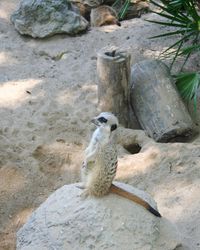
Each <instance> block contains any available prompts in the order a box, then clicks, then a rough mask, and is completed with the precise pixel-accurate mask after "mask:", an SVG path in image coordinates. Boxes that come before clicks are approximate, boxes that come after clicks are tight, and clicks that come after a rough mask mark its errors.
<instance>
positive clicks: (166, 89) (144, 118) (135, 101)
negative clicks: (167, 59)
mask: <svg viewBox="0 0 200 250" xmlns="http://www.w3.org/2000/svg"><path fill="white" fill-rule="evenodd" d="M131 85H132V86H131V90H130V91H131V98H130V99H131V100H130V101H131V104H132V106H133V107H134V110H135V114H136V116H137V118H138V121H139V122H140V125H141V126H142V128H143V129H145V130H146V131H147V133H148V134H149V135H150V136H151V137H152V138H154V139H155V140H156V141H159V142H167V141H171V140H174V141H176V139H177V140H178V138H179V139H180V137H186V138H187V137H189V136H190V135H191V134H192V133H193V131H194V130H193V128H194V127H193V122H192V120H191V117H190V115H189V113H188V111H187V109H186V107H185V105H184V103H183V101H182V99H181V97H180V96H179V93H178V91H177V89H176V86H175V84H174V83H173V80H172V78H171V77H170V72H169V69H168V67H167V66H166V65H165V64H164V63H162V62H160V61H158V60H145V61H142V62H140V63H137V64H135V65H133V67H132V69H131Z"/></svg>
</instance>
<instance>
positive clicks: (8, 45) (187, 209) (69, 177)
mask: <svg viewBox="0 0 200 250" xmlns="http://www.w3.org/2000/svg"><path fill="white" fill-rule="evenodd" d="M18 2H19V0H10V1H7V0H1V2H0V201H1V203H0V249H15V234H16V231H17V230H18V229H19V228H20V227H21V226H22V225H23V224H24V223H25V221H26V220H27V217H28V216H29V215H30V214H31V212H32V211H33V210H34V209H35V208H36V207H38V206H39V205H40V204H41V203H42V202H43V201H44V200H45V199H46V198H47V197H48V196H49V195H50V194H51V193H52V192H53V191H54V190H56V189H57V188H59V187H61V186H63V185H64V184H69V183H73V182H77V181H79V180H80V176H79V169H80V166H81V162H82V158H83V150H84V148H85V146H86V144H87V143H88V140H89V136H90V133H91V131H92V130H93V129H94V128H93V126H92V125H91V124H90V123H89V121H90V119H91V118H92V117H93V116H94V115H96V114H97V113H98V112H99V111H98V107H97V76H96V56H97V52H98V51H99V50H100V49H101V48H102V47H105V46H118V47H120V48H123V49H127V50H128V51H129V52H130V53H131V55H132V64H133V63H136V62H138V61H139V60H142V59H146V58H152V57H156V56H158V55H159V53H160V51H162V50H163V49H164V48H166V46H168V45H169V44H170V42H171V41H170V40H167V39H158V40H149V39H148V37H150V36H152V35H156V34H158V33H159V32H160V31H161V30H162V31H164V30H163V28H162V29H161V28H160V27H159V26H156V25H153V24H151V23H147V22H145V21H144V19H146V18H149V17H152V14H151V15H144V16H142V18H140V19H138V18H136V19H133V20H129V21H123V22H122V26H121V27H119V26H115V25H113V26H105V27H101V28H93V29H91V30H89V31H88V32H87V33H86V34H83V35H80V36H76V37H69V36H66V35H59V36H54V37H52V38H48V39H44V40H39V39H38V40H34V39H32V38H30V37H22V36H20V35H19V34H18V33H17V32H16V31H15V29H14V27H13V25H12V24H11V23H10V20H9V17H10V14H11V13H12V11H13V10H14V9H15V8H16V6H17V4H18ZM165 30H166V28H165ZM188 67H190V68H191V67H192V69H195V68H198V67H199V65H198V59H194V60H193V62H192V64H190V65H189V66H188ZM199 147H200V144H199V137H198V138H197V139H196V140H194V141H193V142H192V143H185V144H173V146H172V145H171V144H154V143H152V144H150V145H148V147H146V148H142V151H141V152H139V153H138V154H135V155H124V156H123V157H122V158H120V164H119V170H118V175H117V179H118V180H120V181H123V182H126V183H130V184H132V185H134V186H136V187H138V188H142V189H145V190H146V191H148V192H149V193H150V194H151V195H152V196H153V197H154V198H155V200H156V201H157V203H158V207H159V209H160V211H161V213H162V214H163V215H164V216H165V217H167V218H168V219H169V220H171V221H172V222H173V223H175V224H176V225H177V227H178V229H179V230H180V232H181V234H182V237H183V247H182V248H180V249H191V250H195V249H200V239H199V235H200V225H199V221H200V210H199V202H198V198H199V188H200V179H199V178H200V174H199V167H200V148H199Z"/></svg>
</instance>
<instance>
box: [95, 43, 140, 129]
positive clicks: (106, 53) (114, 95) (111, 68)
mask: <svg viewBox="0 0 200 250" xmlns="http://www.w3.org/2000/svg"><path fill="white" fill-rule="evenodd" d="M97 77H98V104H99V108H100V110H101V111H109V112H113V113H114V114H115V115H117V117H118V119H119V122H120V124H122V125H123V126H125V127H138V126H139V125H138V122H137V120H136V118H134V115H133V114H132V116H131V117H129V97H130V91H129V89H130V54H129V53H128V52H126V51H120V50H119V49H118V48H103V49H102V50H100V51H99V52H98V53H97ZM129 118H131V119H129ZM130 123H131V124H130Z"/></svg>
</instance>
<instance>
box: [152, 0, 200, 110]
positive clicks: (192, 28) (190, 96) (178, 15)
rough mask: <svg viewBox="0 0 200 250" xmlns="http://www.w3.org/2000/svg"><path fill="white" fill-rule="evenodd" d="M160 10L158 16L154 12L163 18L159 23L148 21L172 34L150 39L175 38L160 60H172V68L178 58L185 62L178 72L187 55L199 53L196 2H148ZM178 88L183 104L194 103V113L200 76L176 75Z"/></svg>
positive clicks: (164, 0) (199, 20)
mask: <svg viewBox="0 0 200 250" xmlns="http://www.w3.org/2000/svg"><path fill="white" fill-rule="evenodd" d="M150 2H151V3H153V4H154V5H155V6H157V7H159V8H160V10H161V11H160V12H154V13H156V14H158V15H159V16H161V17H163V18H164V19H162V20H159V21H158V20H147V21H149V22H151V23H155V24H158V25H162V26H168V27H172V28H173V29H174V30H173V31H171V32H166V33H164V34H159V35H156V36H153V37H150V39H155V38H161V37H173V36H175V37H174V38H175V42H174V43H173V44H171V45H170V46H169V47H168V48H167V49H166V50H164V51H163V52H162V53H161V54H160V58H161V59H170V58H171V59H172V62H171V68H172V66H173V65H174V63H175V61H176V60H177V58H178V57H183V58H184V59H185V60H184V61H183V63H182V66H181V71H182V69H183V67H184V65H185V63H186V62H187V60H188V58H189V57H190V55H192V54H193V53H197V52H200V39H199V36H200V15H199V13H198V11H197V5H198V2H197V1H195V0H171V1H168V0H160V3H158V2H157V1H154V0H150ZM175 78H176V85H177V88H178V90H179V92H180V94H181V96H182V97H183V99H185V100H186V101H189V100H193V101H194V109H195V111H196V109H197V90H198V88H199V87H200V73H198V72H192V73H179V74H178V75H176V77H175Z"/></svg>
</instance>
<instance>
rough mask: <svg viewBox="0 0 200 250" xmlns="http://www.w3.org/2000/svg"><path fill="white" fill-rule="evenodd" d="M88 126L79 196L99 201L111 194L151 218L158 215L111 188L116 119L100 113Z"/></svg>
mask: <svg viewBox="0 0 200 250" xmlns="http://www.w3.org/2000/svg"><path fill="white" fill-rule="evenodd" d="M92 122H93V123H94V124H95V125H96V127H97V128H96V130H95V131H94V133H93V135H92V138H91V141H90V143H89V146H88V147H87V148H86V150H85V160H84V163H83V166H82V169H81V177H82V182H83V188H85V190H84V192H83V193H82V196H84V197H87V196H88V195H91V196H96V197H101V196H104V195H106V194H108V193H110V192H111V193H115V194H118V195H120V196H122V197H125V198H127V199H129V200H131V201H134V202H135V203H137V204H140V205H141V206H143V207H144V208H146V209H147V210H148V211H149V212H151V213H152V214H154V215H155V216H158V217H161V215H160V213H159V212H158V211H156V210H155V209H154V208H153V207H151V206H150V205H149V204H148V203H147V202H146V201H144V200H142V199H141V198H140V197H138V196H136V195H134V194H132V193H130V192H128V191H125V190H124V189H122V188H120V187H117V186H115V185H114V184H113V183H112V182H113V179H114V177H115V175H116V171H117V162H118V161H117V148H116V130H117V127H118V119H117V118H116V117H115V116H114V115H113V114H112V113H109V112H103V113H101V114H100V115H98V116H97V117H95V118H94V119H92Z"/></svg>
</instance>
